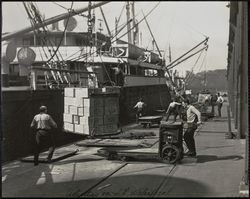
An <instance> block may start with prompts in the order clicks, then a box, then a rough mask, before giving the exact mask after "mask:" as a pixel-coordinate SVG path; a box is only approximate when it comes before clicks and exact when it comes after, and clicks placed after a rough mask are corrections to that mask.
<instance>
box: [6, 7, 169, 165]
mask: <svg viewBox="0 0 250 199" xmlns="http://www.w3.org/2000/svg"><path fill="white" fill-rule="evenodd" d="M100 4H103V3H100ZM93 7H94V6H93ZM85 10H86V9H85ZM75 12H76V11H75ZM68 18H69V17H68ZM64 23H65V21H64ZM66 23H67V21H66ZM51 24H52V23H51ZM30 30H34V28H33V29H32V28H31V29H30ZM131 32H132V31H130V32H129V33H128V34H132V33H131ZM6 35H7V36H6ZM6 35H2V38H4V36H6V38H7V37H8V34H6ZM130 36H131V35H130ZM13 38H14V44H13V42H12V41H10V42H7V43H6V48H5V53H6V55H2V57H3V59H2V60H3V61H2V66H3V67H2V113H3V117H2V130H3V132H4V134H3V141H4V142H3V149H4V150H3V161H6V160H9V159H14V158H17V157H22V156H23V155H26V154H29V153H30V152H31V147H30V144H31V143H30V142H31V139H30V136H31V134H30V133H31V132H30V128H29V125H30V122H31V120H32V118H33V116H34V115H35V114H36V113H37V111H38V108H39V106H40V105H46V106H47V107H48V110H49V113H50V114H51V116H52V117H53V118H55V120H56V122H57V124H58V127H59V128H58V129H59V130H58V132H57V141H58V144H59V145H60V144H65V143H69V142H72V141H73V140H77V139H82V137H81V136H77V135H72V134H65V132H64V131H61V130H60V129H63V113H64V88H65V87H88V88H105V87H116V88H119V90H120V97H119V109H120V110H119V121H120V123H121V124H125V123H128V122H131V121H134V120H135V111H134V109H133V107H134V105H135V104H136V102H137V101H138V99H139V98H143V100H144V101H145V103H146V104H147V109H146V112H145V114H147V115H149V114H150V115H152V114H155V113H156V112H155V111H156V110H157V109H165V108H166V107H167V106H168V104H169V102H170V98H171V97H170V92H169V87H168V86H167V84H166V77H165V71H164V69H163V68H164V60H163V59H162V58H161V57H160V56H159V55H157V54H156V53H154V52H150V51H147V50H145V49H142V48H140V47H138V46H137V45H135V42H131V43H130V42H125V41H122V40H116V42H112V40H111V37H110V36H105V35H104V34H102V33H99V32H95V33H92V31H89V30H88V32H73V31H67V33H66V34H65V31H58V30H57V29H53V30H51V31H44V32H39V31H34V32H30V31H27V33H25V34H16V35H15V36H14V37H13ZM62 38H63V42H62ZM93 38H94V39H93ZM51 41H52V42H51ZM133 41H135V40H133ZM93 42H94V44H95V45H93ZM13 46H14V47H13ZM2 47H3V44H2ZM15 47H16V50H15V49H14V48H15ZM57 47H58V49H56V48H57ZM12 48H13V50H12ZM55 49H56V50H55ZM57 52H58V53H57ZM52 57H54V59H52ZM48 60H51V61H48ZM117 71H118V72H117ZM14 146H15V147H14ZM17 148H18V150H16V149H17Z"/></svg>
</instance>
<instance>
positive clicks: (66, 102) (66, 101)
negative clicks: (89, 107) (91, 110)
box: [64, 97, 76, 106]
mask: <svg viewBox="0 0 250 199" xmlns="http://www.w3.org/2000/svg"><path fill="white" fill-rule="evenodd" d="M64 105H71V106H75V105H76V98H74V97H64Z"/></svg>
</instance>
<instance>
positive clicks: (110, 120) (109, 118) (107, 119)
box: [103, 114, 119, 125]
mask: <svg viewBox="0 0 250 199" xmlns="http://www.w3.org/2000/svg"><path fill="white" fill-rule="evenodd" d="M118 121H119V115H118V114H115V115H105V116H104V117H103V124H104V125H106V124H118Z"/></svg>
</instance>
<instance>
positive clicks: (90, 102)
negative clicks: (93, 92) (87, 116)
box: [76, 96, 104, 107]
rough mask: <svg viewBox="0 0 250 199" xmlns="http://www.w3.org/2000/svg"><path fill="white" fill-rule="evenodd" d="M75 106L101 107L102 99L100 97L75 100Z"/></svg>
mask: <svg viewBox="0 0 250 199" xmlns="http://www.w3.org/2000/svg"><path fill="white" fill-rule="evenodd" d="M76 100H77V104H76V105H77V106H78V107H92V106H97V107H103V104H104V102H103V98H102V97H99V96H98V97H90V98H77V99H76Z"/></svg>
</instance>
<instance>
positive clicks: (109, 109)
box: [104, 104, 119, 116]
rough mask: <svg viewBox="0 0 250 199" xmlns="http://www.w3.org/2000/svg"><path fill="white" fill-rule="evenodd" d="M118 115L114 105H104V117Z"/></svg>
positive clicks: (116, 106)
mask: <svg viewBox="0 0 250 199" xmlns="http://www.w3.org/2000/svg"><path fill="white" fill-rule="evenodd" d="M117 114H119V106H118V105H116V104H113V105H108V106H107V105H106V106H105V108H104V115H105V116H106V115H117Z"/></svg>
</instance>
